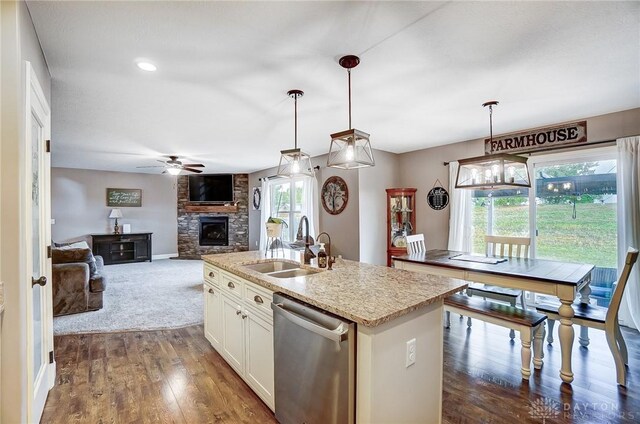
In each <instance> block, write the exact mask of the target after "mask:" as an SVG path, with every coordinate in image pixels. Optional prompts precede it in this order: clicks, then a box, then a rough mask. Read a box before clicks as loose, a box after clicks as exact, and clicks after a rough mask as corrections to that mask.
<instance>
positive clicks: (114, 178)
mask: <svg viewBox="0 0 640 424" xmlns="http://www.w3.org/2000/svg"><path fill="white" fill-rule="evenodd" d="M108 187H111V188H139V189H142V207H139V208H121V210H122V214H123V215H124V218H122V219H120V220H118V223H119V224H131V231H132V232H134V233H135V232H152V233H153V254H154V255H168V254H176V253H177V251H178V241H177V234H178V224H177V222H178V218H177V195H176V186H175V178H173V177H170V176H168V175H155V174H139V173H129V172H109V171H95V170H87V169H70V168H53V169H52V170H51V203H52V205H51V206H52V211H51V217H52V218H53V219H55V224H54V225H53V226H52V227H51V230H52V237H53V240H54V241H56V242H59V241H71V240H79V239H85V236H87V235H88V234H92V233H110V232H112V231H113V223H114V221H113V220H112V219H109V218H108V216H109V212H110V211H111V209H112V208H111V207H108V206H107V204H106V189H107V188H108Z"/></svg>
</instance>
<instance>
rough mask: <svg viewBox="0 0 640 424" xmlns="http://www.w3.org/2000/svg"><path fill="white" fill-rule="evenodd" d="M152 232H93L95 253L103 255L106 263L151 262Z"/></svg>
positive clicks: (92, 241)
mask: <svg viewBox="0 0 640 424" xmlns="http://www.w3.org/2000/svg"><path fill="white" fill-rule="evenodd" d="M152 234H153V233H131V234H91V243H92V246H93V253H94V254H95V255H100V256H102V258H103V259H104V264H105V265H111V264H125V263H130V262H144V261H149V262H151V235H152Z"/></svg>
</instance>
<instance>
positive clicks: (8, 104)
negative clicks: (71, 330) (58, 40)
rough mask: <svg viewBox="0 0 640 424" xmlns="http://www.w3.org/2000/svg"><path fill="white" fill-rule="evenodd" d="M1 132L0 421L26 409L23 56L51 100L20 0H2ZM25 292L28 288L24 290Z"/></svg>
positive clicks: (20, 416)
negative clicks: (0, 301) (1, 298)
mask: <svg viewBox="0 0 640 424" xmlns="http://www.w3.org/2000/svg"><path fill="white" fill-rule="evenodd" d="M0 7H1V8H2V17H1V18H2V24H1V25H0V28H1V31H2V48H1V49H0V51H1V55H2V56H1V58H0V64H1V66H2V68H1V78H2V127H1V128H2V130H1V131H2V133H1V145H0V159H1V160H2V164H1V166H0V172H1V175H0V202H1V203H2V210H1V212H0V226H1V228H2V237H1V238H0V240H1V241H0V264H1V268H0V280H2V281H3V283H4V295H5V303H6V309H5V313H4V318H3V320H2V353H1V360H2V364H1V365H0V366H1V369H2V374H1V378H0V383H1V384H0V387H1V393H2V399H1V400H0V402H1V403H0V421H2V422H3V423H20V422H26V413H27V397H26V396H27V393H26V391H27V365H26V358H27V341H26V339H27V329H26V321H27V320H26V313H27V310H26V295H27V289H26V288H27V287H30V284H29V282H28V281H27V270H26V269H25V258H26V256H27V252H26V250H25V244H24V239H25V237H24V231H23V228H24V224H23V215H22V214H21V207H22V196H21V195H20V194H21V192H22V190H23V188H24V185H25V182H24V178H23V170H24V167H25V160H26V158H25V155H24V145H25V143H24V116H23V115H24V112H23V111H24V107H25V98H24V93H25V92H26V90H25V88H24V87H25V86H24V78H25V67H24V61H29V62H31V65H32V66H33V69H34V71H35V73H36V75H37V77H38V80H39V82H40V85H41V86H42V88H43V91H44V93H45V97H46V98H47V101H48V102H49V104H51V97H50V93H51V78H50V76H49V72H48V70H47V65H46V61H45V59H44V57H43V55H42V52H41V49H40V45H39V42H38V39H37V37H36V35H35V30H34V28H33V24H32V22H31V17H30V16H29V12H28V10H27V8H26V5H25V3H24V2H14V1H2V2H0ZM29 293H30V292H29Z"/></svg>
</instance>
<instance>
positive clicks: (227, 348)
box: [220, 293, 245, 374]
mask: <svg viewBox="0 0 640 424" xmlns="http://www.w3.org/2000/svg"><path fill="white" fill-rule="evenodd" d="M243 314H244V313H243V312H242V306H240V302H238V301H237V300H236V299H232V298H231V297H229V295H227V294H226V293H225V294H223V295H222V352H220V353H221V354H222V356H223V357H224V359H226V360H227V362H228V363H229V365H231V366H232V367H233V368H235V370H236V371H237V372H238V373H239V374H243V372H244V344H245V343H244V320H243Z"/></svg>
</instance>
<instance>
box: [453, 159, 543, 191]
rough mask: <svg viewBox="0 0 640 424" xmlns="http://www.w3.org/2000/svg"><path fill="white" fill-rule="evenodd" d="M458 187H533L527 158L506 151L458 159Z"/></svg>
mask: <svg viewBox="0 0 640 424" xmlns="http://www.w3.org/2000/svg"><path fill="white" fill-rule="evenodd" d="M458 163H459V164H460V166H459V167H458V175H457V178H456V188H469V189H474V190H496V189H503V188H516V187H531V180H530V178H529V168H527V158H524V157H522V156H516V155H510V154H506V153H500V154H494V155H485V156H478V157H474V158H468V159H460V160H459V161H458Z"/></svg>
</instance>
